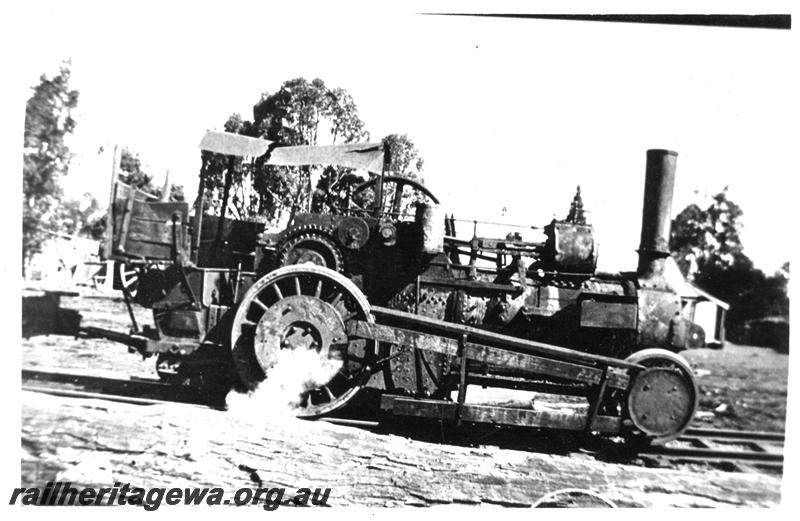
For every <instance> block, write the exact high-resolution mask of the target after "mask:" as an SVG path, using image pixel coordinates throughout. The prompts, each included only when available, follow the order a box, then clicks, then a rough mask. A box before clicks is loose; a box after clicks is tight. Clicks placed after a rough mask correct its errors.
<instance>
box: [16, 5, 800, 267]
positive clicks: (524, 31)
mask: <svg viewBox="0 0 800 521" xmlns="http://www.w3.org/2000/svg"><path fill="white" fill-rule="evenodd" d="M682 4H683V5H684V6H685V5H694V6H697V5H698V4H697V3H692V4H687V3H682V2H677V3H674V4H670V5H671V6H672V7H671V8H670V9H675V11H674V12H708V11H704V10H702V9H697V8H694V9H689V10H688V11H687V10H684V11H681V7H682ZM487 5H489V4H485V3H484V4H483V5H480V4H473V5H468V4H464V3H458V4H455V3H445V2H434V3H432V4H431V3H426V4H424V5H423V4H420V3H410V4H405V3H402V4H396V5H392V6H390V7H388V8H387V7H385V6H384V7H381V8H380V9H379V8H377V7H374V6H373V5H372V4H367V3H365V4H358V3H347V2H345V3H337V4H335V5H333V6H331V5H330V4H323V3H319V4H317V3H313V4H308V3H305V4H299V6H298V4H292V6H297V7H285V6H280V4H277V3H270V2H225V3H221V2H216V3H212V2H197V3H184V2H177V3H169V2H149V1H140V2H129V3H126V2H114V3H110V2H108V3H99V2H76V1H68V2H51V1H46V2H26V3H24V4H20V5H19V6H17V7H16V8H15V9H14V14H15V15H17V17H18V20H19V21H20V23H19V24H17V25H16V27H13V28H12V34H13V31H14V30H16V31H17V36H18V38H15V41H17V42H19V50H18V52H17V53H15V54H16V55H15V56H14V57H13V59H14V61H15V66H16V68H17V71H18V74H17V75H16V78H15V80H16V81H15V83H14V86H15V88H16V90H15V94H16V95H17V98H18V99H19V100H20V101H21V103H20V104H19V105H20V106H19V110H20V111H22V110H24V100H25V99H26V98H27V97H28V96H29V95H30V87H32V86H33V85H35V84H36V83H37V81H38V77H39V75H40V74H42V73H43V72H48V73H51V72H54V71H56V70H57V69H58V66H59V63H60V62H61V61H62V60H64V59H70V60H71V63H72V86H73V87H74V88H76V89H78V90H79V91H80V101H79V107H78V110H77V113H76V119H77V121H78V126H77V128H76V131H75V134H74V136H73V138H72V140H71V141H70V146H71V149H72V151H73V153H74V154H75V156H74V159H73V162H72V166H71V169H70V173H69V175H68V176H67V178H65V179H64V187H65V189H66V191H67V194H68V195H70V196H73V197H78V196H80V195H81V194H83V193H84V192H87V191H88V192H91V193H92V194H93V195H94V196H95V197H97V198H98V200H100V201H101V202H102V203H105V201H106V200H107V197H108V195H107V194H108V186H109V180H110V168H111V155H110V151H111V150H113V147H114V145H118V146H120V147H127V148H129V149H131V150H133V151H136V152H138V154H139V155H140V158H141V159H142V161H143V163H144V164H145V167H146V168H147V171H148V172H150V173H151V174H153V175H154V176H155V178H156V181H155V182H156V183H157V184H160V183H161V182H162V181H163V177H164V175H165V173H166V172H167V170H169V172H170V174H169V175H170V181H171V182H174V183H179V184H183V185H184V186H185V187H186V192H187V193H189V194H193V193H194V191H195V186H196V184H197V174H198V171H199V167H200V161H199V153H198V148H197V145H198V143H199V141H200V139H201V137H202V136H203V134H204V133H205V131H206V130H207V129H218V130H219V129H221V128H222V124H223V123H224V122H225V120H226V119H227V117H228V116H229V115H230V114H232V113H234V112H238V113H240V114H242V116H243V117H245V118H246V119H252V106H253V104H254V103H255V102H257V101H258V99H259V97H260V95H261V94H262V93H263V92H274V91H276V90H278V89H279V88H280V85H281V83H282V82H284V81H286V80H289V79H292V78H295V77H300V76H302V77H305V78H308V79H312V78H316V77H319V78H321V79H323V80H324V81H325V83H326V84H327V85H329V86H331V87H342V88H344V89H345V90H347V91H348V92H349V93H350V94H351V95H352V96H353V98H354V99H355V101H356V103H357V105H358V109H359V113H360V116H361V118H362V119H363V120H364V122H365V123H366V126H367V129H368V130H369V131H370V133H371V135H372V138H373V140H378V139H380V138H381V137H382V136H384V135H386V134H389V133H395V132H396V133H407V134H408V135H409V136H410V137H411V139H412V140H413V141H414V142H415V143H416V145H417V147H418V149H419V150H420V152H421V155H422V157H423V158H424V160H425V166H424V170H423V174H424V178H425V183H426V185H427V186H428V187H429V188H430V189H431V190H432V191H433V192H434V193H435V194H437V195H438V196H439V199H440V200H441V201H442V202H443V205H444V206H445V208H446V210H447V212H448V213H450V212H452V213H454V214H455V216H456V217H457V218H464V219H473V218H474V219H483V220H490V221H502V222H508V223H519V224H526V225H535V226H542V225H544V224H546V223H548V222H549V221H550V219H552V218H553V217H554V216H555V217H558V218H563V217H565V216H566V213H567V211H568V209H569V203H570V201H571V198H572V195H573V194H574V191H575V187H576V186H577V185H580V186H581V189H582V193H583V200H584V204H585V208H586V209H587V210H588V211H589V214H588V216H589V220H590V222H591V223H592V224H593V225H594V226H595V230H596V235H597V239H598V242H599V268H601V269H607V270H618V269H633V268H634V267H635V264H636V253H635V249H636V247H637V246H638V241H639V232H640V226H641V206H642V191H643V186H644V166H645V151H646V150H647V149H649V148H667V149H672V150H676V151H678V153H679V157H678V167H677V182H676V192H675V197H674V205H673V212H674V213H677V212H678V211H680V209H682V208H683V207H685V206H686V205H688V204H690V203H697V204H700V205H701V206H702V205H707V204H708V203H709V198H710V196H712V195H713V194H715V193H717V192H719V191H721V190H722V189H723V188H725V187H728V189H729V191H728V194H729V198H730V199H732V200H733V201H735V202H736V203H738V204H739V205H740V206H741V207H742V208H743V210H744V217H743V219H742V222H743V230H742V239H743V243H744V246H745V253H747V254H748V255H749V256H750V257H751V258H752V259H753V260H754V262H755V263H756V265H757V266H758V267H760V268H761V269H763V270H765V271H766V272H767V273H771V272H773V271H774V270H776V269H777V268H778V267H780V266H781V264H783V263H784V262H785V261H787V260H789V258H790V246H789V243H790V242H791V241H785V240H776V239H782V238H783V237H784V235H783V234H782V232H781V231H780V229H781V228H782V227H783V225H784V223H787V222H789V221H790V220H791V219H792V217H793V215H794V213H795V212H793V203H794V201H795V199H796V197H795V194H794V193H793V190H791V189H789V188H790V186H791V185H790V181H789V180H790V179H792V178H793V177H794V175H793V174H796V173H797V169H796V166H795V165H796V163H795V161H794V156H795V154H794V148H795V147H796V146H797V143H798V136H797V131H796V127H797V121H798V113H797V104H796V103H795V96H796V94H795V93H796V92H797V91H798V89H797V87H798V85H797V80H796V71H795V69H796V68H797V55H796V52H795V48H796V46H795V45H794V44H795V43H796V38H795V37H794V34H793V33H794V31H777V30H759V29H729V28H702V27H677V26H657V25H638V24H621V23H594V22H568V21H535V20H508V19H505V20H504V19H485V18H470V17H440V16H422V15H418V14H415V13H418V12H422V11H440V12H446V11H454V10H456V9H458V10H459V11H470V7H473V8H474V9H472V10H473V11H487V10H488V9H487V7H486V6H487ZM550 5H554V4H548V3H545V4H542V6H543V8H542V9H540V11H539V12H547V8H548V6H550ZM619 5H620V6H624V4H622V3H619ZM726 5H729V6H730V8H729V9H727V10H726V12H739V13H742V12H745V13H746V12H753V11H752V8H750V9H736V7H737V5H736V3H733V4H726ZM753 5H756V4H753ZM757 5H758V6H759V9H758V11H757V12H789V11H790V9H788V8H786V6H787V5H788V3H786V2H783V3H781V2H772V3H769V2H767V3H763V2H762V3H760V4H757ZM521 6H522V4H518V3H508V2H505V3H492V4H491V7H492V10H493V11H497V12H510V11H520V10H529V9H530V8H529V7H528V8H527V9H526V8H524V6H522V7H521ZM769 7H774V8H773V9H769ZM552 9H555V11H553V10H552ZM559 11H563V9H561V10H559V9H557V8H552V7H551V12H559ZM641 11H642V9H634V10H633V11H631V10H628V11H627V12H641ZM584 12H586V11H584ZM589 12H595V9H590V10H589ZM607 12H608V11H607ZM611 12H613V11H611ZM618 12H626V11H625V10H621V11H618ZM652 12H670V10H668V9H656V10H655V11H652ZM33 21H35V30H28V29H27V28H26V27H28V26H26V24H31V23H32V22H33ZM30 27H34V26H30ZM19 128H20V130H21V125H20V127H19ZM101 147H102V149H103V150H104V151H105V152H104V153H98V151H99V150H100V149H101ZM462 226H465V225H462ZM464 231H467V230H464ZM495 231H496V230H494V229H488V228H487V229H480V228H479V233H481V232H482V233H483V234H485V235H492V234H494V233H493V232H495ZM526 238H530V239H538V238H539V236H538V235H536V234H535V232H532V235H529V236H528V237H526Z"/></svg>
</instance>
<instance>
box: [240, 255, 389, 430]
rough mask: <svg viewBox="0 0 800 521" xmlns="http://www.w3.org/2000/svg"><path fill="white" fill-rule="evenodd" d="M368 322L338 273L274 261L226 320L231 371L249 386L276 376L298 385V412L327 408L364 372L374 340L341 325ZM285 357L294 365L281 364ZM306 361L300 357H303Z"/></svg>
mask: <svg viewBox="0 0 800 521" xmlns="http://www.w3.org/2000/svg"><path fill="white" fill-rule="evenodd" d="M354 320H362V321H366V322H372V317H371V315H370V312H369V302H368V301H367V298H366V297H365V296H364V294H363V293H361V291H359V289H358V288H357V287H356V286H355V285H354V284H353V283H352V282H351V281H350V280H349V279H348V278H347V277H345V276H344V275H341V274H339V273H336V272H334V271H331V270H329V269H327V268H324V267H321V266H315V265H312V264H302V265H291V266H284V267H282V268H279V269H277V270H275V271H273V272H271V273H269V274H267V275H266V276H264V277H263V278H261V279H259V280H258V281H257V282H256V283H255V284H253V286H251V288H250V289H249V290H248V291H247V293H246V294H245V295H244V298H243V299H242V301H241V303H240V304H239V308H238V310H237V311H236V315H235V316H234V319H233V324H232V327H231V346H232V350H233V359H234V364H235V366H236V370H237V372H238V374H239V377H240V378H241V380H242V383H244V384H245V386H247V388H248V389H255V388H256V387H257V386H258V385H259V384H260V383H261V382H262V381H264V380H265V379H266V380H269V379H271V378H275V379H276V381H277V382H281V383H282V382H285V381H286V379H287V378H288V379H290V380H294V381H291V382H287V383H288V384H290V385H291V386H295V385H296V387H297V388H298V389H299V390H300V393H299V396H298V398H297V416H299V417H304V418H308V417H316V416H321V415H324V414H327V413H330V412H332V411H334V410H336V409H338V408H340V407H342V406H343V405H344V404H346V403H347V402H348V401H349V400H350V399H351V398H353V397H354V396H355V395H356V393H357V392H358V391H359V389H360V388H361V387H362V386H363V385H364V384H365V383H366V381H367V380H368V379H369V377H370V375H371V371H372V367H371V365H372V364H373V363H374V360H375V351H374V342H371V341H366V340H363V339H357V338H352V337H349V336H348V334H347V324H348V323H349V322H351V321H354ZM287 357H289V358H291V359H292V360H293V361H294V362H299V363H300V364H301V368H300V370H298V367H297V364H296V363H290V364H289V365H286V360H287V359H288V358H287ZM306 362H307V363H306Z"/></svg>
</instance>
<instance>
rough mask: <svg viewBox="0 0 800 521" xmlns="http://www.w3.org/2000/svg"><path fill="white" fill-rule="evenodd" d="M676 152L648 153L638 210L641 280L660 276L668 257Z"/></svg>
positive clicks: (651, 151) (637, 271)
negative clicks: (640, 229) (640, 221)
mask: <svg viewBox="0 0 800 521" xmlns="http://www.w3.org/2000/svg"><path fill="white" fill-rule="evenodd" d="M677 161H678V153H677V152H673V151H671V150H648V151H647V168H646V170H645V180H644V208H643V209H642V239H641V242H640V243H639V250H638V251H639V267H638V268H637V270H636V273H637V274H638V275H639V277H641V278H653V277H660V276H661V275H663V273H664V259H666V258H667V257H669V230H670V219H671V217H672V215H671V214H672V193H673V191H674V188H675V164H676V163H677Z"/></svg>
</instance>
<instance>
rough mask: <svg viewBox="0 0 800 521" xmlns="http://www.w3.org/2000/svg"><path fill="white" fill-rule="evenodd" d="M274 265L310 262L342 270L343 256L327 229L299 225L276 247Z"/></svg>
mask: <svg viewBox="0 0 800 521" xmlns="http://www.w3.org/2000/svg"><path fill="white" fill-rule="evenodd" d="M276 259H277V263H276V267H277V268H280V267H283V266H288V265H291V264H302V263H306V262H310V263H312V264H316V265H317V266H324V267H326V268H329V269H332V270H333V271H338V272H342V271H343V270H344V258H343V257H342V252H341V251H339V248H338V247H337V246H336V243H335V242H334V241H333V239H332V238H331V237H330V235H329V233H328V231H327V230H326V229H324V228H322V227H320V226H314V225H306V226H299V227H298V228H296V229H294V230H292V231H291V233H290V234H289V235H288V236H287V237H286V238H285V239H283V240H282V241H281V242H280V244H278V247H277V257H276Z"/></svg>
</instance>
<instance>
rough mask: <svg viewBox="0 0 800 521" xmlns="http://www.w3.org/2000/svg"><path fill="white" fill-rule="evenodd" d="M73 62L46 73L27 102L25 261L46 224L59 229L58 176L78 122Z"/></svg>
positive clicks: (66, 163) (44, 233)
mask: <svg viewBox="0 0 800 521" xmlns="http://www.w3.org/2000/svg"><path fill="white" fill-rule="evenodd" d="M69 79H70V69H69V64H68V63H65V64H63V65H62V66H61V68H60V71H59V73H58V74H56V75H54V76H52V77H48V76H47V75H44V74H43V75H42V76H41V77H40V80H39V84H38V85H37V86H36V87H34V88H33V95H32V96H31V97H30V99H28V102H27V105H26V107H25V141H24V146H25V149H24V157H23V171H22V193H23V200H22V265H23V272H24V267H25V266H26V265H27V262H28V261H29V259H30V257H31V255H32V254H33V253H35V252H36V251H38V250H39V249H40V248H41V246H42V243H43V242H44V240H45V239H46V238H47V230H51V231H58V222H59V215H58V212H57V210H58V207H59V198H60V196H61V187H60V185H59V179H60V177H61V176H63V175H66V174H67V173H68V171H69V163H70V159H71V155H70V152H69V148H68V147H67V145H66V143H65V139H64V138H65V137H66V136H67V135H68V134H70V133H71V132H72V131H73V129H74V128H75V120H74V119H73V118H72V111H73V110H74V109H75V108H76V107H77V105H78V91H77V90H73V89H70V87H69Z"/></svg>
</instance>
